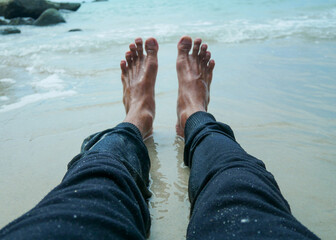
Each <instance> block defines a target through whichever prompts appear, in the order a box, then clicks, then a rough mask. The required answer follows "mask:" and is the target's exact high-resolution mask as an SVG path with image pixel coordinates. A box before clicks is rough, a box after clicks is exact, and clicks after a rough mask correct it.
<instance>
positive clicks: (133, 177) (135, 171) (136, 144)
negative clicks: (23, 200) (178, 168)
mask: <svg viewBox="0 0 336 240" xmlns="http://www.w3.org/2000/svg"><path fill="white" fill-rule="evenodd" d="M149 168H150V160H149V156H148V152H147V148H146V146H145V145H144V143H143V141H142V137H141V134H140V132H139V130H138V129H137V128H136V127H135V126H134V125H132V124H130V123H121V124H119V125H118V126H117V127H115V128H113V129H108V130H105V131H103V132H100V133H97V134H94V135H92V136H90V137H88V138H87V139H86V140H85V141H84V143H83V145H82V152H81V153H80V154H79V155H77V156H76V157H75V158H74V159H73V160H72V161H71V162H70V163H69V165H68V171H67V173H66V175H65V177H64V179H63V180H62V182H61V183H60V185H58V186H57V187H56V188H55V189H53V190H52V191H51V192H50V193H49V194H48V195H47V196H46V197H45V198H44V199H43V200H42V201H41V202H40V203H38V204H37V206H36V207H35V208H33V209H32V210H30V211H29V212H27V213H26V214H24V215H23V216H21V217H20V218H18V219H16V220H14V221H13V222H12V223H10V224H8V225H7V226H6V227H5V228H3V229H2V230H1V231H0V239H6V240H7V239H8V240H9V239H10V240H13V239H15V240H16V239H18V240H19V239H34V240H35V239H44V240H45V239H55V240H56V239H57V240H60V239H62V240H64V239H69V240H70V239H72V240H73V239H146V236H147V233H148V232H149V228H150V215H149V211H148V207H147V203H146V201H145V199H147V198H148V197H149V196H150V194H149V191H148V190H147V186H148V183H149V180H148V177H149Z"/></svg>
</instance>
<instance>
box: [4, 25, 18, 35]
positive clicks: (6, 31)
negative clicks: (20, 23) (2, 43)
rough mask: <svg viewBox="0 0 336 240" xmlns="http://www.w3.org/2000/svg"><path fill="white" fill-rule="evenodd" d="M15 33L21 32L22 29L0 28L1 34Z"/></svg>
mask: <svg viewBox="0 0 336 240" xmlns="http://www.w3.org/2000/svg"><path fill="white" fill-rule="evenodd" d="M15 33H21V31H20V29H18V28H14V27H11V28H5V29H1V30H0V34H1V35H8V34H15Z"/></svg>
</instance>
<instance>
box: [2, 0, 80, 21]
mask: <svg viewBox="0 0 336 240" xmlns="http://www.w3.org/2000/svg"><path fill="white" fill-rule="evenodd" d="M80 6H81V4H80V3H54V2H49V1H47V0H0V16H4V17H5V18H7V19H11V18H16V17H31V18H34V19H37V18H38V17H39V16H40V15H41V14H42V13H43V12H44V11H46V10H47V9H49V8H55V9H57V10H59V9H66V10H70V11H77V10H78V8H80Z"/></svg>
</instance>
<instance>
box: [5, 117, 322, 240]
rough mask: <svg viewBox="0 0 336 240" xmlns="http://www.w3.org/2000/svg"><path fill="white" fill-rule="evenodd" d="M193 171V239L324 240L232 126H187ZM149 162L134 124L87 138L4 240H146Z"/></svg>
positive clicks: (211, 121) (205, 120)
mask: <svg viewBox="0 0 336 240" xmlns="http://www.w3.org/2000/svg"><path fill="white" fill-rule="evenodd" d="M185 140H186V145H185V151H184V162H185V164H186V165H187V166H189V167H190V168H191V172H190V179H189V198H190V202H191V218H190V224H189V227H188V230H187V239H202V240H203V239H318V238H317V237H316V236H315V235H314V234H313V233H311V232H310V231H309V230H308V229H307V228H306V227H304V226H303V225H302V224H301V223H299V222H298V221H297V220H296V219H295V218H294V217H293V215H292V214H291V211H290V207H289V205H288V203H287V201H286V200H285V199H284V197H283V196H282V194H281V192H280V190H279V187H278V185H277V183H276V181H275V180H274V177H273V176H272V174H271V173H269V172H268V171H267V170H266V168H265V165H264V163H263V162H262V161H260V160H258V159H256V158H254V157H252V156H251V155H249V154H247V153H246V152H245V151H244V150H243V149H242V148H241V147H240V145H239V144H238V143H237V142H236V140H235V137H234V134H233V131H232V130H231V128H230V127H229V126H228V125H225V124H223V123H220V122H217V121H216V120H215V118H214V117H213V116H212V115H211V114H208V113H205V112H197V113H195V114H193V115H192V116H191V117H190V118H189V119H188V120H187V122H186V128H185ZM149 168H150V160H149V156H148V152H147V149H146V146H145V145H144V143H143V141H142V138H141V134H140V132H139V130H138V129H137V128H136V127H135V126H134V125H132V124H130V123H122V124H119V125H118V126H117V127H115V128H113V129H108V130H105V131H103V132H99V133H96V134H94V135H92V136H90V137H88V138H87V139H86V140H85V141H84V143H83V145H82V151H81V153H80V154H79V155H77V156H76V157H75V158H74V159H73V160H72V161H71V162H70V163H69V165H68V172H67V173H66V175H65V177H64V179H63V180H62V182H61V184H60V185H59V186H57V187H56V188H55V189H53V190H52V191H51V192H50V193H49V194H48V195H47V196H46V197H45V198H44V199H43V200H42V201H41V202H40V203H39V204H38V205H37V206H36V207H35V208H33V209H32V210H31V211H29V212H28V213H26V214H24V215H23V216H22V217H20V218H18V219H17V220H15V221H13V222H12V223H10V224H9V225H7V226H6V227H5V228H3V229H2V230H1V231H0V239H6V240H7V239H145V238H146V236H147V234H148V233H149V229H150V215H149V211H148V207H147V203H146V199H147V198H148V197H150V193H149V191H148V190H147V187H148V183H149Z"/></svg>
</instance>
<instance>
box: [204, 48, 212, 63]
mask: <svg viewBox="0 0 336 240" xmlns="http://www.w3.org/2000/svg"><path fill="white" fill-rule="evenodd" d="M210 58H211V53H210V52H209V51H206V53H205V57H204V59H203V61H204V63H205V65H208V62H209V60H210Z"/></svg>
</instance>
